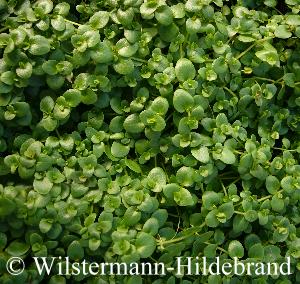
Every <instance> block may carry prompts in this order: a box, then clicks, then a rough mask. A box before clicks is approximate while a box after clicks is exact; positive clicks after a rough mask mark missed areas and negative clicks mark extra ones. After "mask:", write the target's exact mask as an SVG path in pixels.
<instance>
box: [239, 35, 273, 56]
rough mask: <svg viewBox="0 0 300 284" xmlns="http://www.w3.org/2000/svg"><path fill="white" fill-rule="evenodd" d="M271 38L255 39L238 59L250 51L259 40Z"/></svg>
mask: <svg viewBox="0 0 300 284" xmlns="http://www.w3.org/2000/svg"><path fill="white" fill-rule="evenodd" d="M268 39H269V38H262V39H258V40H257V41H255V42H254V43H253V44H251V45H250V46H249V47H248V48H247V49H245V50H244V51H243V52H242V53H240V54H239V55H238V56H237V57H236V59H240V58H241V57H243V56H244V55H245V54H246V53H247V52H249V51H250V50H251V49H252V48H253V47H255V46H256V45H257V44H258V43H259V42H261V41H265V40H268Z"/></svg>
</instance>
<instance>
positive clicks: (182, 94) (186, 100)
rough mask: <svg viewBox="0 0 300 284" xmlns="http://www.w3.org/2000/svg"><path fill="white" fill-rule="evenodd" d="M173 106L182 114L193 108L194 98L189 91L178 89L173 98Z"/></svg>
mask: <svg viewBox="0 0 300 284" xmlns="http://www.w3.org/2000/svg"><path fill="white" fill-rule="evenodd" d="M173 104H174V108H175V109H176V110H177V111H178V112H180V113H182V112H185V111H187V110H189V109H190V108H192V107H193V105H194V98H193V97H192V95H191V94H190V93H188V92H187V91H185V90H183V89H177V90H176V91H175V93H174V96H173Z"/></svg>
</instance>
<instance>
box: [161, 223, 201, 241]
mask: <svg viewBox="0 0 300 284" xmlns="http://www.w3.org/2000/svg"><path fill="white" fill-rule="evenodd" d="M205 225H206V223H202V224H201V225H200V228H199V231H200V229H202V228H203V227H204V226H205ZM195 234H196V232H193V233H192V234H188V235H185V236H182V237H178V238H174V239H171V240H167V241H163V240H156V242H157V243H158V244H160V245H165V244H172V243H176V242H180V241H182V240H184V239H186V238H189V237H192V236H193V235H195Z"/></svg>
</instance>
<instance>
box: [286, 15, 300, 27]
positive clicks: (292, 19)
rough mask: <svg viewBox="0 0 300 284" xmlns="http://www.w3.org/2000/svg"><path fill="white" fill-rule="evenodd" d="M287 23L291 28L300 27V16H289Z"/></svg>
mask: <svg viewBox="0 0 300 284" xmlns="http://www.w3.org/2000/svg"><path fill="white" fill-rule="evenodd" d="M286 23H287V24H288V25H290V26H300V15H288V16H287V17H286Z"/></svg>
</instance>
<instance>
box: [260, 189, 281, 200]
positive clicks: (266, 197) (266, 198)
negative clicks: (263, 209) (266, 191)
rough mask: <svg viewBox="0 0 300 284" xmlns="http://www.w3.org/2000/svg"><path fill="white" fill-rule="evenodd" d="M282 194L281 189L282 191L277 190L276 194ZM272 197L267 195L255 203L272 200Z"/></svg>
mask: <svg viewBox="0 0 300 284" xmlns="http://www.w3.org/2000/svg"><path fill="white" fill-rule="evenodd" d="M282 192H283V189H282V190H279V191H278V192H277V193H282ZM272 197H273V195H271V194H270V195H267V196H265V197H262V198H260V199H257V202H262V201H265V200H268V199H270V198H272Z"/></svg>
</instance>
